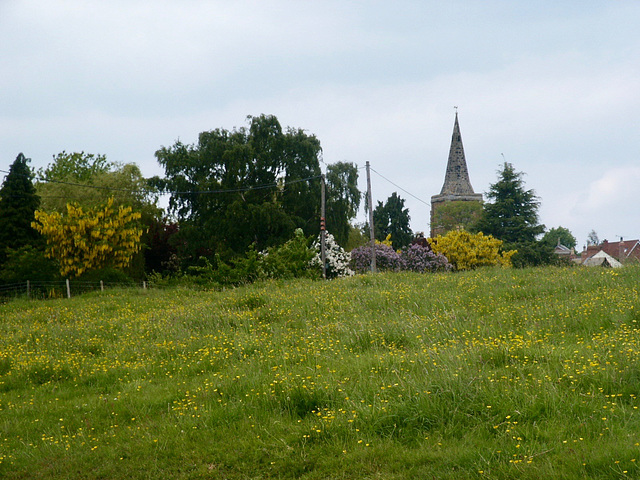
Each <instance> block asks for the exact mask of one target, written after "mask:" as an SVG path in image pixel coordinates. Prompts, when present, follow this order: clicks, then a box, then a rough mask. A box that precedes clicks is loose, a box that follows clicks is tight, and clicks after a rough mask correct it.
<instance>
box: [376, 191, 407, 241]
mask: <svg viewBox="0 0 640 480" xmlns="http://www.w3.org/2000/svg"><path fill="white" fill-rule="evenodd" d="M409 220H411V217H410V216H409V209H407V208H404V199H403V198H401V197H400V196H399V195H398V194H397V193H396V192H393V193H392V194H391V196H390V197H389V198H387V201H386V202H385V203H384V204H383V203H382V202H378V205H377V206H376V208H375V209H374V210H373V227H374V232H375V235H376V239H377V240H380V241H382V240H384V239H386V238H387V237H388V236H389V235H391V245H392V246H393V249H394V250H400V249H402V248H404V247H406V246H407V245H409V243H410V242H411V239H412V238H413V232H412V231H411V227H410V226H409Z"/></svg>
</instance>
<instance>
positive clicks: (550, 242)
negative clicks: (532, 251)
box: [540, 227, 578, 248]
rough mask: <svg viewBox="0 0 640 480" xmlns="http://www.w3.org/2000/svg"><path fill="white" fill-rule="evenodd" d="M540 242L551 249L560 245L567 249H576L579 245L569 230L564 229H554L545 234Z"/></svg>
mask: <svg viewBox="0 0 640 480" xmlns="http://www.w3.org/2000/svg"><path fill="white" fill-rule="evenodd" d="M540 242H541V243H542V244H544V245H546V246H547V247H551V248H555V247H556V246H557V245H558V243H560V244H562V245H564V246H565V247H567V248H575V247H576V245H577V244H578V241H577V240H576V237H574V236H573V234H572V233H571V231H569V229H567V228H564V227H557V228H552V229H551V230H549V231H548V232H546V233H545V234H544V236H543V237H542V239H540Z"/></svg>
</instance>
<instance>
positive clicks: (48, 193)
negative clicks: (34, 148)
mask: <svg viewBox="0 0 640 480" xmlns="http://www.w3.org/2000/svg"><path fill="white" fill-rule="evenodd" d="M36 189H37V192H38V194H39V195H40V196H41V205H40V210H43V211H45V212H47V213H53V212H57V213H60V214H62V215H67V214H68V210H67V204H74V205H79V206H81V207H83V208H85V209H95V208H99V207H104V206H105V205H106V204H107V202H112V203H113V206H114V207H115V208H119V207H121V206H122V207H131V208H132V209H133V211H135V212H138V213H140V214H141V219H140V224H141V226H142V230H143V232H144V233H143V236H142V243H143V245H144V248H143V250H142V251H141V252H138V253H136V254H135V256H134V258H133V261H132V262H131V265H130V266H129V267H127V269H126V270H127V273H128V274H129V275H131V276H134V277H142V276H143V275H144V271H145V269H146V270H147V271H148V272H150V271H151V270H152V268H156V267H155V265H154V266H146V265H145V255H144V252H146V250H147V248H153V241H154V236H153V235H150V234H148V233H147V232H148V230H150V228H151V226H153V225H155V224H156V223H157V222H158V221H159V220H160V217H161V214H162V210H161V209H160V208H159V207H158V194H157V189H156V188H155V187H153V186H151V185H150V183H149V181H148V180H147V179H146V178H144V176H143V175H142V172H141V171H140V168H139V167H138V166H137V165H136V164H134V163H125V164H123V163H118V162H110V161H108V160H107V158H106V156H104V155H99V154H98V155H95V154H92V153H85V152H72V153H67V152H61V153H59V154H57V155H55V156H54V157H53V161H52V162H51V163H50V164H49V165H48V166H47V167H46V168H44V169H40V170H39V171H38V182H37V183H36Z"/></svg>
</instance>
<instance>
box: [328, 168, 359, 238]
mask: <svg viewBox="0 0 640 480" xmlns="http://www.w3.org/2000/svg"><path fill="white" fill-rule="evenodd" d="M326 179H327V212H326V215H327V230H328V231H329V232H331V234H333V236H334V238H335V239H336V241H337V242H338V244H340V246H342V247H345V246H346V245H347V243H348V241H349V234H350V232H351V228H352V226H351V221H352V220H353V219H354V218H355V216H356V214H357V213H358V208H359V207H360V199H361V198H362V193H361V192H360V190H358V167H357V166H356V165H355V164H354V163H351V162H336V163H333V164H331V165H328V166H327V175H326Z"/></svg>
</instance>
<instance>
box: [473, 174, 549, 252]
mask: <svg viewBox="0 0 640 480" xmlns="http://www.w3.org/2000/svg"><path fill="white" fill-rule="evenodd" d="M522 176H523V173H522V172H516V171H515V169H514V168H513V165H511V164H510V163H506V162H505V164H504V166H503V168H502V170H500V171H498V181H497V182H496V183H494V184H492V185H491V186H490V187H489V192H488V193H487V194H486V195H485V196H486V197H487V198H489V199H490V200H492V202H487V203H485V204H484V212H483V215H482V218H480V220H479V221H478V224H477V226H476V229H477V230H478V231H481V232H483V233H484V234H486V235H493V236H494V237H496V238H499V239H500V240H502V241H504V242H506V243H519V242H533V241H535V240H536V237H537V236H538V235H540V234H541V233H543V232H544V225H539V224H538V208H539V207H540V201H539V200H538V197H537V196H536V194H535V192H534V191H533V190H526V189H525V186H524V181H523V180H522Z"/></svg>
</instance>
